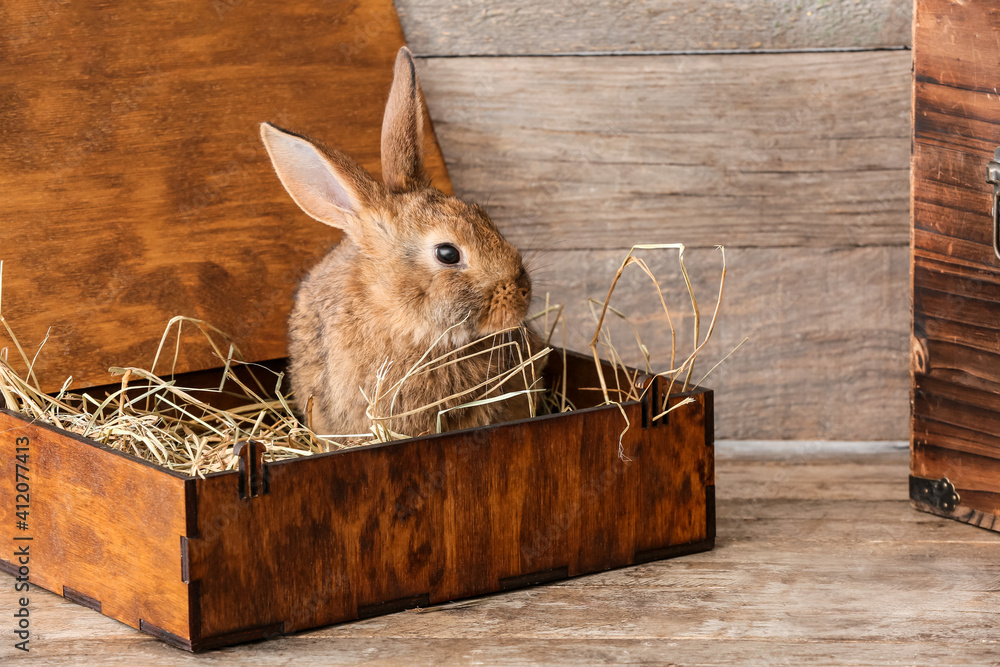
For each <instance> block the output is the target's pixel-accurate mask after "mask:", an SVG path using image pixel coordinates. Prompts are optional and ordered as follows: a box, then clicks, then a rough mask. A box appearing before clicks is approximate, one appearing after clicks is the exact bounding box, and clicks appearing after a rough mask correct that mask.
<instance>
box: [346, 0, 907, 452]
mask: <svg viewBox="0 0 1000 667" xmlns="http://www.w3.org/2000/svg"><path fill="white" fill-rule="evenodd" d="M396 7H397V9H398V11H399V13H400V15H401V18H402V21H403V28H404V31H405V33H406V36H407V40H408V42H409V44H410V45H411V48H412V49H413V51H414V53H415V54H416V55H417V56H418V57H419V58H420V74H421V76H422V80H423V85H424V91H425V95H426V97H427V102H428V107H429V109H430V113H431V116H432V118H433V120H434V122H435V127H436V130H437V133H438V138H439V141H440V144H441V147H442V149H443V151H444V155H445V158H446V161H447V163H448V166H449V169H450V171H451V176H452V179H453V181H454V184H455V188H456V190H457V191H458V193H459V194H461V195H463V196H466V197H469V198H473V199H477V200H480V201H482V202H485V203H487V204H488V208H489V210H490V212H491V214H492V215H493V217H494V219H495V220H496V221H497V223H498V225H499V226H500V227H501V229H502V230H503V231H504V232H505V233H506V234H507V235H508V236H509V238H511V239H512V240H513V241H515V242H516V243H517V244H519V245H520V246H521V247H522V249H526V250H527V251H528V253H529V255H530V257H531V261H532V263H533V265H534V267H535V276H536V279H535V283H536V292H537V293H538V294H539V295H542V296H543V295H544V294H545V292H549V293H550V294H551V298H552V299H553V300H558V301H564V302H566V303H567V304H568V306H567V308H568V312H569V325H570V326H569V327H568V339H569V343H570V345H571V346H572V347H576V348H583V347H585V345H586V343H587V341H588V339H589V336H590V334H591V333H592V331H591V327H592V325H591V324H590V315H589V314H588V312H587V307H586V298H587V297H588V296H592V297H596V298H601V299H603V296H604V293H605V292H606V289H607V285H608V284H609V282H610V279H611V277H612V276H613V273H614V270H615V269H616V268H617V265H618V263H619V262H620V260H621V258H622V257H623V256H624V254H625V253H626V251H627V249H628V248H629V247H630V246H631V245H633V244H636V243H674V242H682V243H685V244H687V246H688V248H690V251H689V252H688V255H687V259H688V266H689V269H690V270H691V272H692V274H693V275H692V277H693V279H694V281H695V284H696V288H697V289H698V294H699V295H700V298H701V305H702V310H703V311H708V312H710V311H711V308H712V307H714V294H715V290H716V289H717V279H718V267H719V263H718V252H717V251H716V250H715V249H714V246H716V245H717V244H723V245H725V246H726V249H727V258H728V260H729V274H728V281H727V288H726V293H725V297H724V300H723V304H722V319H721V321H720V323H719V326H718V329H717V331H716V337H715V339H714V343H713V344H712V345H711V346H710V347H709V348H706V350H705V353H704V359H705V361H706V364H707V365H706V366H705V370H707V367H708V365H710V364H711V363H714V361H715V360H718V359H719V358H721V357H722V356H724V355H725V354H726V353H727V352H728V351H729V350H730V349H732V348H733V347H734V346H735V345H736V344H737V343H738V342H739V341H740V340H741V339H742V338H743V337H744V336H749V337H750V341H749V342H748V343H747V344H746V345H745V346H744V347H743V348H742V349H741V350H740V351H739V352H737V353H736V355H735V356H734V357H733V358H732V359H730V360H729V361H728V362H726V364H724V365H723V366H722V367H721V368H720V369H719V370H717V371H716V372H715V374H714V375H713V376H712V378H711V380H710V381H709V382H708V384H709V385H711V386H712V387H714V388H715V389H716V390H717V392H718V393H717V410H716V415H717V435H718V437H720V438H750V439H758V438H759V439H783V438H824V439H844V440H879V439H904V438H906V437H907V432H908V428H907V415H908V366H907V364H908V361H907V354H908V349H909V346H908V322H909V314H908V313H909V301H908V268H907V266H908V263H907V257H908V243H909V231H908V219H909V218H908V215H909V179H908V159H909V145H910V143H909V133H910V132H909V114H910V93H909V87H910V52H909V50H908V48H909V43H910V20H911V7H910V2H909V0H796V1H793V0H727V1H722V0H710V1H705V0H606V1H604V2H591V1H586V0H553V1H552V2H546V3H539V2H535V1H528V0H510V1H505V2H492V3H481V2H472V1H471V0H396ZM369 28H370V30H368V31H367V32H365V33H364V34H359V37H358V40H357V41H358V45H357V46H363V45H364V42H365V40H366V39H374V38H377V34H378V26H377V25H373V26H369ZM649 258H650V263H651V266H652V267H653V268H654V270H655V271H656V272H657V275H658V277H659V278H660V282H661V283H662V284H663V285H664V286H665V287H666V288H668V290H667V291H668V294H669V296H670V298H671V304H673V305H674V308H675V310H676V311H677V315H676V316H675V321H678V322H679V326H680V327H681V328H682V331H683V335H682V336H681V338H682V343H683V345H685V346H686V345H689V344H690V338H691V334H690V328H691V317H690V314H687V315H683V316H682V315H681V311H684V312H685V313H688V311H685V310H684V308H683V306H684V303H685V294H684V292H683V288H682V285H681V283H680V275H679V272H678V271H677V268H676V259H675V256H673V255H671V254H670V253H667V252H664V251H660V252H659V253H658V254H656V253H654V254H651V255H649ZM622 287H623V291H622V292H621V295H620V298H618V299H617V300H616V302H615V304H616V306H617V307H619V308H620V309H622V310H623V311H625V312H627V313H628V314H629V315H630V316H632V317H633V319H634V320H635V321H636V323H637V325H638V327H639V329H640V331H641V332H643V338H644V340H645V341H646V343H647V345H648V347H650V348H651V350H652V352H653V355H654V358H659V359H661V360H662V359H664V358H665V357H664V354H665V351H666V350H667V349H668V344H669V336H668V331H667V328H666V326H665V321H664V319H663V318H662V316H661V315H658V314H657V302H656V298H655V293H653V292H651V291H650V288H649V287H648V282H643V280H640V279H639V277H638V275H636V276H633V277H632V278H630V279H628V280H627V281H626V282H625V283H624V284H623V285H622ZM706 326H707V325H706ZM703 330H704V327H703ZM617 340H618V341H619V342H620V344H621V347H622V349H623V351H625V352H626V356H627V358H628V359H629V360H630V361H632V362H636V361H638V360H639V356H638V352H637V351H634V350H633V349H632V348H629V347H628V345H627V344H628V342H629V338H627V337H626V336H625V335H624V332H622V333H621V334H619V335H617ZM633 347H634V345H633ZM698 375H700V374H698Z"/></svg>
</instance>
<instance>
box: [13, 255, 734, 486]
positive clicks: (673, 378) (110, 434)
mask: <svg viewBox="0 0 1000 667" xmlns="http://www.w3.org/2000/svg"><path fill="white" fill-rule="evenodd" d="M659 249H670V250H677V251H678V259H679V262H680V266H681V272H682V274H683V276H684V281H685V285H686V287H687V290H688V294H689V295H690V299H691V304H692V307H693V309H694V315H695V317H694V322H695V324H694V327H695V331H694V333H695V339H694V340H695V346H694V349H693V351H692V352H691V353H690V354H689V355H688V356H687V357H686V358H685V359H684V361H683V362H681V363H680V364H679V365H678V364H676V356H677V351H676V332H675V330H674V326H673V321H672V318H671V314H670V311H669V309H668V308H667V305H666V301H665V299H664V297H663V293H662V291H661V289H660V286H659V284H658V283H657V281H656V278H655V276H654V275H653V273H652V271H651V270H650V269H649V266H648V265H647V264H646V262H645V261H644V260H643V259H641V258H640V257H637V256H636V255H635V253H636V251H637V250H659ZM719 249H720V251H721V252H722V257H723V269H722V279H721V280H720V286H719V297H718V300H717V302H716V305H715V310H714V313H713V316H712V320H711V324H710V325H709V328H708V332H707V333H706V335H705V338H704V339H703V340H701V341H700V342H699V335H700V315H699V308H698V302H697V300H696V299H695V295H694V290H693V288H692V286H691V281H690V279H689V277H688V273H687V268H686V267H685V265H684V247H683V246H681V245H641V246H635V247H634V248H632V250H631V251H630V252H629V254H628V255H627V256H626V258H625V259H624V261H623V262H622V265H621V266H620V268H619V270H618V272H617V273H616V275H615V278H614V280H613V281H612V284H611V287H610V289H609V290H608V295H607V297H606V298H605V300H604V302H603V303H601V304H600V305H601V309H600V313H599V314H598V313H597V311H596V310H594V311H593V312H594V317H595V321H596V328H595V333H594V336H593V339H592V340H591V344H590V348H591V350H592V353H593V356H594V360H595V364H596V366H597V370H598V377H599V380H600V385H601V386H600V388H599V390H600V391H601V392H602V397H603V400H604V403H607V404H615V405H618V406H619V407H621V403H622V402H624V401H627V400H638V399H639V398H641V394H642V391H641V390H640V389H639V388H638V386H637V380H638V377H639V371H638V370H636V371H628V370H627V367H626V365H625V363H624V362H623V361H622V357H621V355H620V354H619V353H618V350H617V349H616V348H615V346H614V344H613V343H612V341H611V337H610V332H609V330H608V329H607V327H605V319H606V316H607V315H608V313H610V314H612V315H613V316H615V317H618V318H620V319H621V320H623V321H625V322H626V323H627V324H628V325H629V326H630V327H631V329H632V332H633V334H634V336H635V339H636V343H637V345H638V346H639V349H640V352H641V354H642V356H643V359H644V364H645V372H646V373H647V374H650V373H652V370H651V364H652V360H651V358H650V354H649V350H648V349H647V348H646V346H645V345H644V344H643V342H642V340H641V338H640V336H639V333H638V330H637V329H636V328H635V326H634V325H632V323H631V321H630V320H629V319H628V317H626V316H625V315H624V314H623V313H621V312H620V311H618V310H616V309H615V308H613V307H611V306H610V302H611V296H612V294H613V293H614V290H615V286H616V285H617V283H618V280H619V278H621V276H622V274H623V272H624V271H625V270H626V269H627V268H628V267H629V266H632V265H635V266H637V267H638V268H640V269H641V270H642V271H643V272H644V273H645V274H646V275H647V276H649V278H650V280H651V281H652V282H653V284H654V285H655V287H656V292H657V294H658V296H659V301H660V304H661V306H662V308H663V311H664V313H665V315H666V317H667V322H668V324H669V325H670V332H671V350H670V366H669V369H668V370H666V371H662V372H659V373H656V375H658V376H662V377H666V378H669V386H668V391H667V395H668V396H669V395H670V393H671V392H673V390H674V387H675V385H678V386H680V387H681V390H682V391H683V390H686V389H687V388H688V387H689V385H690V379H691V373H692V370H693V368H694V364H695V360H696V358H697V356H698V354H699V352H700V351H701V350H702V349H703V348H704V346H705V344H706V343H707V342H708V339H709V338H710V337H711V334H712V331H713V330H714V328H715V322H716V318H717V317H718V314H719V305H720V304H721V300H722V290H723V286H724V284H725V252H724V250H723V249H722V248H721V247H720V248H719ZM2 290H3V263H2V262H0V324H2V325H3V327H4V329H5V330H6V332H7V335H8V337H9V338H10V340H11V341H12V343H13V345H14V350H15V351H16V355H17V357H18V358H19V359H20V363H21V364H23V366H24V369H25V370H24V371H23V372H19V371H17V370H16V369H15V368H14V366H13V365H12V363H11V362H10V359H9V357H8V355H9V349H8V348H4V349H3V350H0V396H2V397H3V400H4V403H5V405H6V407H7V409H9V410H13V411H15V412H19V413H21V414H23V415H25V416H27V417H28V418H30V419H32V420H35V421H40V422H44V423H47V424H51V425H54V426H57V427H59V428H62V429H65V430H67V431H70V432H73V433H77V434H79V435H81V436H84V437H87V438H91V439H93V440H96V441H98V442H100V443H102V444H104V445H107V446H109V447H113V448H115V449H119V450H122V451H125V452H130V453H132V454H134V455H136V456H138V457H140V458H142V459H146V460H148V461H153V462H156V463H158V464H159V465H162V466H164V467H166V468H169V469H171V470H175V471H178V472H181V473H184V474H188V475H204V474H206V473H209V472H215V471H220V470H229V469H232V468H234V467H235V465H236V461H237V459H236V457H234V455H233V448H234V446H235V444H236V443H238V442H240V441H245V440H256V441H258V442H261V443H263V444H264V446H265V451H266V456H267V458H268V460H279V459H283V458H289V457H296V456H308V455H310V454H315V453H320V452H328V451H332V450H336V449H342V448H345V447H350V446H355V445H359V444H367V443H376V442H388V441H392V440H398V439H401V438H406V437H409V435H414V434H404V433H399V432H397V431H395V430H394V429H393V420H398V419H399V418H401V417H405V416H408V415H411V414H413V413H416V412H422V411H433V412H436V413H437V430H438V431H440V430H441V429H442V418H443V417H444V416H445V415H446V414H447V413H448V412H449V411H452V410H456V409H460V408H463V407H472V406H477V405H483V404H486V403H492V402H496V401H503V400H509V399H512V398H515V397H518V396H523V395H525V394H528V393H532V394H539V393H543V392H544V393H543V395H542V400H541V401H538V402H537V405H538V406H539V409H540V410H542V411H544V412H564V411H567V410H572V409H574V408H575V406H574V405H572V403H571V402H570V401H569V399H568V398H567V392H566V373H565V368H566V365H565V363H563V374H562V377H560V378H555V380H554V382H553V386H552V387H548V388H545V387H543V386H542V378H541V377H540V376H536V368H537V367H539V366H540V364H539V362H541V361H542V360H543V359H544V358H545V357H546V355H548V354H549V353H550V352H551V351H552V348H551V347H550V345H551V340H552V337H553V335H554V334H555V330H556V329H557V328H561V329H562V342H563V345H562V349H561V354H562V355H563V359H564V361H565V354H566V352H565V347H566V345H565V338H566V326H565V321H564V318H563V306H562V305H561V304H560V305H552V304H550V303H549V298H548V295H546V303H545V308H544V310H543V311H542V312H540V313H538V314H537V315H535V316H533V317H532V318H530V321H531V322H534V323H541V326H542V331H543V333H544V345H543V347H542V349H540V350H532V349H531V345H530V343H529V342H528V341H529V337H528V336H526V335H525V333H524V331H523V330H520V331H519V330H518V328H511V329H507V330H504V331H502V332H499V333H498V334H496V335H491V336H489V337H487V338H488V340H487V339H483V340H481V341H475V342H474V343H470V344H469V345H466V346H463V347H461V348H459V349H456V350H451V351H448V352H444V353H441V352H440V351H439V350H438V349H437V348H438V343H439V342H440V340H442V339H443V338H444V337H445V335H447V332H445V334H442V336H441V338H439V339H438V340H437V341H435V343H434V344H433V345H432V346H431V347H430V348H428V350H427V351H426V353H425V354H424V355H423V357H421V358H420V359H419V360H418V361H417V362H416V363H415V364H413V366H412V367H410V368H409V369H408V370H407V371H406V373H404V374H403V376H402V378H401V379H400V380H398V381H396V382H394V383H392V384H388V383H387V382H386V378H387V376H388V370H389V368H390V365H391V364H392V361H391V360H386V362H385V363H384V364H383V365H382V367H381V368H379V369H378V370H377V371H376V373H375V378H374V382H373V385H372V390H371V391H370V392H369V393H368V394H365V398H366V401H367V402H368V409H367V411H366V414H367V416H368V418H369V421H370V423H371V429H370V432H368V433H357V434H317V433H315V432H314V431H313V430H312V429H311V428H310V427H309V424H310V423H311V412H312V402H311V400H310V401H309V402H308V403H307V405H306V406H304V409H303V410H302V412H304V413H305V415H306V417H305V423H303V421H302V420H300V418H299V416H298V413H297V411H296V409H295V403H294V401H293V399H292V398H291V397H290V396H289V395H288V394H287V393H286V392H285V390H284V386H285V376H284V374H283V373H280V372H276V371H273V370H271V369H269V368H267V367H265V366H263V365H260V364H254V363H248V362H246V361H245V360H244V358H243V356H242V354H240V351H239V349H238V347H237V346H236V345H235V344H234V342H233V341H231V340H230V339H229V337H228V336H226V334H225V333H223V332H222V331H219V330H218V329H216V328H215V327H212V326H211V325H209V324H208V323H206V322H204V321H202V320H198V319H194V318H189V317H175V318H173V319H171V320H170V322H169V323H168V324H167V327H166V329H165V330H164V333H163V336H162V337H161V339H160V344H159V346H158V348H157V351H156V356H155V358H154V359H153V363H152V365H151V366H150V368H149V370H145V369H142V368H138V367H122V368H112V369H110V372H111V374H112V375H113V376H114V377H117V378H120V380H119V383H118V385H117V386H116V388H115V389H114V390H112V391H109V392H107V393H106V395H104V396H100V397H97V396H94V395H92V394H90V393H87V392H79V393H70V392H69V388H70V386H71V384H72V378H71V377H70V378H68V379H67V380H66V381H65V383H64V384H63V385H62V388H61V390H60V391H59V392H57V393H55V394H47V393H45V392H44V391H43V390H42V383H40V382H39V380H38V378H37V377H36V374H35V362H36V360H37V359H38V356H39V354H40V353H41V352H42V349H43V348H44V347H45V344H46V342H47V341H48V334H46V336H45V338H44V339H43V340H42V342H41V344H39V346H38V348H37V349H36V350H35V351H34V354H33V355H31V356H30V357H29V355H28V353H27V351H26V350H25V349H24V348H23V347H22V345H21V343H20V342H19V340H18V338H17V336H16V335H15V333H14V331H13V329H12V327H11V325H10V324H9V323H8V322H7V320H6V319H5V318H4V316H3V309H2V304H3V301H2V296H3V291H2ZM598 303H599V302H596V301H593V300H591V305H592V306H593V305H597V304H598ZM560 324H561V325H562V326H561V327H559V325H560ZM185 326H186V327H189V328H190V327H193V328H194V329H195V330H196V331H197V332H199V333H200V334H201V335H202V336H203V337H204V339H205V340H206V341H207V343H208V345H209V346H210V347H211V349H212V352H213V354H214V355H215V356H216V357H217V358H218V359H219V362H220V364H222V372H221V379H220V382H219V384H218V386H213V387H210V388H203V387H183V386H179V385H178V384H177V381H176V379H175V378H174V373H173V371H174V367H175V366H176V362H177V359H178V357H179V354H180V341H181V334H182V329H183V328H184V327H185ZM456 326H458V325H456ZM172 336H173V337H174V340H175V343H174V354H173V363H172V364H171V369H170V375H168V376H166V377H160V376H158V375H157V374H156V369H157V366H158V365H160V361H161V357H162V356H163V354H164V351H165V350H166V349H167V345H168V343H169V342H170V340H171V337H172ZM483 343H485V346H484V349H477V348H478V347H480V345H481V344H483ZM522 343H523V344H522ZM741 344H742V343H741ZM737 347H739V346H737ZM599 349H603V351H604V353H605V354H604V356H605V357H606V358H607V360H608V361H609V362H610V364H611V365H612V367H613V368H614V370H615V373H614V378H615V385H614V386H613V387H609V386H608V384H607V381H606V378H605V375H604V371H603V366H602V364H601V362H600V356H601V355H600V353H599ZM734 351H735V350H734ZM486 354H489V355H491V361H492V356H493V355H497V356H498V357H499V356H500V355H505V356H506V357H507V358H508V359H510V360H512V363H511V364H509V368H508V369H507V370H505V371H504V372H503V373H501V374H499V375H498V376H497V377H492V378H490V377H487V378H483V380H482V382H480V383H478V384H476V385H475V386H473V387H471V388H469V389H467V390H465V391H462V392H459V393H456V394H453V395H451V396H447V397H443V398H441V399H439V400H437V401H435V402H433V403H430V404H428V405H425V406H422V407H419V408H415V409H411V410H407V411H405V412H396V410H395V407H396V404H397V397H398V396H399V394H400V391H401V388H402V387H403V386H404V385H405V383H408V382H420V380H421V376H423V375H425V374H427V373H431V372H433V371H434V370H436V369H440V368H444V367H446V366H449V365H452V364H461V363H462V362H463V361H466V360H468V359H469V358H471V357H473V356H477V355H486ZM730 354H732V353H730ZM728 356H729V355H727V356H726V357H725V358H723V359H722V360H721V361H720V362H719V363H720V364H721V363H722V361H725V359H726V358H728ZM490 365H491V366H492V364H490ZM717 366H718V364H716V365H715V366H714V367H713V368H712V369H711V370H710V371H709V373H711V371H712V370H714V369H715V368H716V367H717ZM707 375H708V374H706V376H707ZM621 378H626V379H627V380H626V382H625V384H624V386H623V385H622V382H621ZM702 381H704V378H702ZM512 386H517V387H519V388H518V389H516V390H510V389H509V388H510V387H512ZM593 389H594V390H598V388H593ZM221 397H224V398H225V403H226V404H228V405H235V406H237V407H232V408H229V409H222V408H219V407H216V405H217V404H218V403H219V402H220V401H219V400H218V399H219V398H221ZM455 401H462V402H461V404H460V405H458V406H456V407H444V406H445V405H447V404H451V403H454V402H455ZM529 403H530V404H532V406H533V407H532V416H535V412H534V410H535V407H534V405H535V404H536V402H535V401H529ZM682 404H683V402H682ZM677 407H679V405H675V406H673V407H672V408H668V407H667V403H666V398H665V399H664V404H663V405H662V406H661V407H660V409H661V411H662V412H663V413H664V414H665V413H666V412H669V410H671V409H676V408H677ZM622 415H623V416H624V415H625V411H624V410H622ZM625 422H626V425H625V431H622V437H624V434H625V432H627V429H628V428H629V424H628V420H627V418H626V420H625ZM619 444H620V445H621V439H620V440H619ZM619 453H620V455H621V456H623V457H624V452H623V451H621V449H620V450H619Z"/></svg>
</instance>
